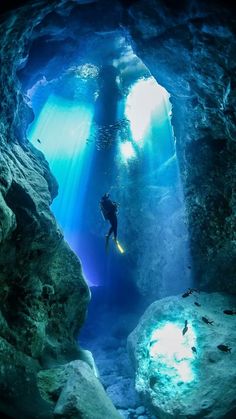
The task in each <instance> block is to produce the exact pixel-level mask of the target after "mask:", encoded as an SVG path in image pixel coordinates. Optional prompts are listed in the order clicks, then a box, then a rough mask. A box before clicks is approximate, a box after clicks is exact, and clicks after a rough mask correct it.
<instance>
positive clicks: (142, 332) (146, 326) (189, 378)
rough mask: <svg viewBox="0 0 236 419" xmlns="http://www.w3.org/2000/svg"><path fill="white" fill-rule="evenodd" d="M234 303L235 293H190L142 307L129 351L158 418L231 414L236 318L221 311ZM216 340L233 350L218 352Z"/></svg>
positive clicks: (138, 380)
mask: <svg viewBox="0 0 236 419" xmlns="http://www.w3.org/2000/svg"><path fill="white" fill-rule="evenodd" d="M196 299H197V300H198V301H199V302H200V303H201V307H197V306H196V305H195V304H194V301H196ZM235 304H236V298H235V297H233V296H228V295H222V294H219V293H212V294H207V293H201V294H196V293H194V294H193V295H191V296H189V297H188V298H182V297H181V296H175V297H168V298H164V299H162V300H159V301H156V302H155V303H153V304H152V305H151V306H150V307H149V308H148V309H147V310H146V312H145V313H144V315H143V316H142V318H141V319H140V322H139V324H138V326H137V327H136V329H134V331H133V332H132V333H131V334H130V336H129V338H128V350H129V353H130V356H131V358H132V360H133V363H134V366H135V369H136V390H137V391H138V393H139V394H140V395H141V397H142V399H143V401H144V402H145V403H146V404H147V405H148V406H149V407H151V408H152V409H153V411H154V413H155V414H156V415H157V416H158V417H159V418H163V419H164V418H171V417H172V418H183V419H184V418H186V419H187V418H189V417H191V418H212V419H213V418H214V419H217V418H222V417H235V414H236V400H235V382H236V371H235V368H234V367H235V362H236V351H235V348H236V328H235V319H234V316H226V315H225V314H224V313H223V310H224V309H225V307H228V308H234V307H235ZM202 317H206V318H207V319H209V320H211V321H214V323H213V324H206V323H205V322H204V321H203V320H202ZM186 320H188V331H187V333H186V334H185V335H183V334H182V329H183V326H184V324H185V321H186ZM220 344H225V345H226V344H227V345H229V346H230V347H231V348H232V353H226V352H221V351H220V350H219V349H218V347H217V346H218V345H220ZM193 347H194V348H196V351H193ZM227 415H229V416H227ZM230 415H231V416H230Z"/></svg>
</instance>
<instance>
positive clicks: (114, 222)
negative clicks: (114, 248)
mask: <svg viewBox="0 0 236 419" xmlns="http://www.w3.org/2000/svg"><path fill="white" fill-rule="evenodd" d="M113 232H114V239H115V241H117V216H116V215H115V217H114V220H113Z"/></svg>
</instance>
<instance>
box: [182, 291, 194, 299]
mask: <svg viewBox="0 0 236 419" xmlns="http://www.w3.org/2000/svg"><path fill="white" fill-rule="evenodd" d="M190 294H192V293H191V292H190V291H186V292H185V293H184V294H183V295H182V297H183V298H186V297H189V296H190Z"/></svg>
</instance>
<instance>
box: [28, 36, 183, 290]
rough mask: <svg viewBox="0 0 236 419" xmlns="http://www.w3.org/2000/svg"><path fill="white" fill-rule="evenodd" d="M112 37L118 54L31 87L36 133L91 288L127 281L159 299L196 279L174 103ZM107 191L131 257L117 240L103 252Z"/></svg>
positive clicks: (56, 206)
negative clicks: (103, 203)
mask: <svg viewBox="0 0 236 419" xmlns="http://www.w3.org/2000/svg"><path fill="white" fill-rule="evenodd" d="M114 43H115V45H116V46H117V48H118V51H119V52H116V54H118V55H117V56H116V57H114V56H113V57H112V60H111V59H110V58H111V57H110V55H109V59H107V58H106V57H103V61H102V62H99V63H96V60H95V62H91V63H89V62H84V63H82V64H81V63H80V65H70V66H69V68H68V69H67V70H66V71H65V72H64V73H63V74H62V75H60V77H58V78H56V79H55V80H53V82H48V81H47V79H46V78H45V76H43V77H42V76H41V79H40V80H38V81H37V83H35V84H34V85H33V86H31V88H30V89H28V96H29V97H30V99H31V102H32V105H33V109H34V111H35V115H36V117H35V120H34V122H33V123H32V124H31V126H30V127H29V130H28V136H29V138H30V140H31V141H32V143H33V144H34V145H35V146H36V147H37V148H38V149H40V150H41V151H43V153H44V154H45V156H46V158H47V160H48V162H49V165H50V167H51V170H52V172H53V174H54V175H55V177H56V179H57V181H58V183H59V195H58V197H57V198H56V199H55V200H54V202H53V204H52V210H53V212H54V214H55V217H56V219H57V221H58V223H59V225H60V226H61V228H62V230H63V233H64V236H65V239H66V240H67V241H68V243H69V244H70V246H71V248H72V249H73V250H74V251H75V253H77V254H78V256H79V257H80V259H81V261H82V266H83V270H84V274H85V277H86V279H87V281H88V283H89V285H104V284H108V283H110V281H111V279H110V278H111V277H112V284H114V283H116V282H117V283H118V284H120V283H122V282H123V283H125V284H127V278H129V280H130V281H131V282H132V281H134V282H137V283H138V286H139V288H140V289H142V282H143V283H144V284H145V283H147V284H148V283H149V284H150V286H149V289H148V293H149V295H154V296H156V297H157V296H159V297H161V296H165V295H169V294H171V293H172V294H173V293H174V294H175V293H178V292H179V291H180V290H183V289H184V287H186V286H190V285H191V274H190V271H188V269H187V265H188V264H189V249H188V234H187V229H186V225H185V223H184V216H183V212H184V201H183V194H182V188H181V182H180V178H179V170H178V164H177V160H176V154H175V146H174V136H173V130H172V125H171V104H170V101H169V94H168V92H167V91H166V90H165V89H164V88H163V87H162V86H160V85H159V84H158V83H157V82H156V80H155V79H154V78H153V77H152V76H151V74H150V73H149V71H148V69H147V68H146V67H145V66H144V64H143V63H142V62H141V60H139V58H138V57H137V56H136V55H135V54H134V53H133V51H132V49H131V47H130V46H129V45H128V44H127V43H126V40H125V38H123V37H120V36H119V37H118V38H117V39H116V40H115V41H114ZM119 54H121V55H119ZM98 64H99V65H98ZM105 192H109V193H110V194H111V197H112V199H113V200H115V201H117V202H118V203H119V231H118V238H119V241H120V243H121V245H122V247H123V248H124V249H125V253H124V254H122V253H120V252H118V251H117V248H116V247H115V246H113V244H112V243H111V245H110V249H109V253H108V254H107V253H106V252H105V246H104V240H105V234H106V231H107V229H108V226H107V225H106V224H105V223H104V220H103V219H102V217H101V214H100V210H99V201H100V198H101V196H102V195H103V194H104V193H105ZM112 286H113V285H112ZM157 288H158V291H157ZM143 292H144V293H145V292H146V291H145V289H144V290H143Z"/></svg>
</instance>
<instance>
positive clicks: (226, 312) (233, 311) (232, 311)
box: [224, 310, 236, 316]
mask: <svg viewBox="0 0 236 419" xmlns="http://www.w3.org/2000/svg"><path fill="white" fill-rule="evenodd" d="M224 313H225V314H229V315H230V316H232V315H234V314H236V311H235V310H224Z"/></svg>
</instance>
